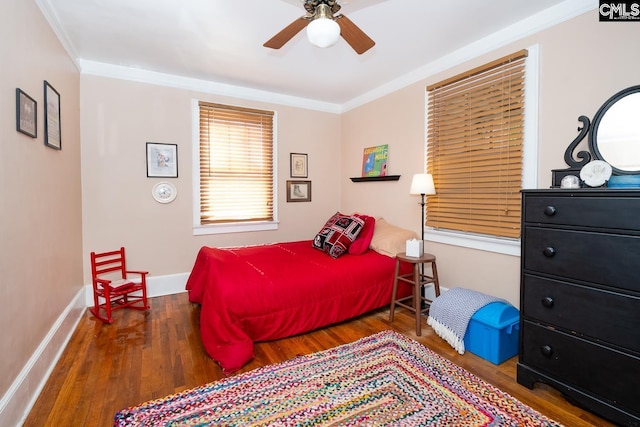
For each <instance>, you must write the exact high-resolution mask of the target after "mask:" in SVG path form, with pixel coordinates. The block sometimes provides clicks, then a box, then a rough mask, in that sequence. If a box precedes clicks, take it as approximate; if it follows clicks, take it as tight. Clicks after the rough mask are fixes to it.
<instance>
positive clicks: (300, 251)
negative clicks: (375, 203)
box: [187, 221, 414, 373]
mask: <svg viewBox="0 0 640 427" xmlns="http://www.w3.org/2000/svg"><path fill="white" fill-rule="evenodd" d="M378 223H380V224H382V223H383V221H378ZM378 223H376V226H375V229H376V232H378V231H380V228H379V225H378ZM381 233H382V232H381V231H380V233H378V235H381ZM374 234H375V233H374ZM413 234H414V233H413ZM413 234H412V235H413ZM316 237H317V236H316ZM405 237H406V235H403V236H401V237H398V239H400V240H401V241H402V242H403V244H404V242H405V241H406V240H403V239H405ZM400 240H398V241H400ZM316 243H317V242H315V239H314V240H303V241H294V242H283V243H272V244H265V245H255V246H243V247H236V248H213V247H202V248H201V249H200V251H199V252H198V255H197V257H196V261H195V264H194V267H193V269H192V271H191V274H190V276H189V279H188V281H187V290H188V292H189V300H190V301H191V302H193V303H197V304H200V306H201V310H200V335H201V339H202V343H203V345H204V348H205V350H206V351H207V353H208V354H209V355H210V356H211V357H212V358H213V359H214V360H215V361H217V362H218V363H219V365H220V366H221V367H222V369H223V370H224V371H225V372H227V373H231V372H234V371H236V370H238V369H240V368H241V367H242V366H243V365H245V364H246V363H247V362H248V361H249V360H251V359H252V358H253V343H254V342H256V341H268V340H274V339H279V338H284V337H288V336H292V335H296V334H300V333H303V332H308V331H311V330H314V329H318V328H320V327H323V326H327V325H329V324H332V323H336V322H341V321H344V320H347V319H350V318H353V317H356V316H359V315H361V314H364V313H366V312H369V311H371V310H374V309H376V308H379V307H382V306H385V305H387V304H389V302H390V299H391V288H392V285H393V278H394V273H395V258H394V257H392V256H391V255H392V254H391V253H387V254H384V253H383V252H384V251H383V250H380V249H379V251H376V250H365V251H364V252H363V253H361V254H358V255H352V254H350V253H344V254H342V255H341V256H338V257H333V256H329V255H328V253H327V252H326V251H323V250H318V248H317V247H314V245H315V244H316ZM371 243H372V244H375V240H372V241H371ZM365 249H368V247H367V248H365ZM403 250H404V249H403ZM406 267H407V268H408V269H409V268H410V266H409V265H407V266H406ZM399 293H401V294H403V295H409V294H410V293H411V289H410V288H409V287H408V286H403V287H400V288H399Z"/></svg>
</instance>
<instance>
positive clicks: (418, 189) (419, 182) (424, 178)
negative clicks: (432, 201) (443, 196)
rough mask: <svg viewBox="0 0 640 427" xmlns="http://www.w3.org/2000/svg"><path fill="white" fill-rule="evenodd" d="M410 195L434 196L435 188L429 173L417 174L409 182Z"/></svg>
mask: <svg viewBox="0 0 640 427" xmlns="http://www.w3.org/2000/svg"><path fill="white" fill-rule="evenodd" d="M409 193H411V194H436V186H435V185H433V176H431V174H430V173H417V174H415V175H413V179H412V180H411V190H409Z"/></svg>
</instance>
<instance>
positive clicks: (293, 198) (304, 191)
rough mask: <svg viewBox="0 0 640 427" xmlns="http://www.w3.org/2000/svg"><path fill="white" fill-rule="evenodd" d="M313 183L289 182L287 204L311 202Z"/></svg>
mask: <svg viewBox="0 0 640 427" xmlns="http://www.w3.org/2000/svg"><path fill="white" fill-rule="evenodd" d="M310 201H311V181H287V202H310Z"/></svg>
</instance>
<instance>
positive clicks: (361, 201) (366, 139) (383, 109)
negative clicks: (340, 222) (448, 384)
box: [341, 10, 640, 305]
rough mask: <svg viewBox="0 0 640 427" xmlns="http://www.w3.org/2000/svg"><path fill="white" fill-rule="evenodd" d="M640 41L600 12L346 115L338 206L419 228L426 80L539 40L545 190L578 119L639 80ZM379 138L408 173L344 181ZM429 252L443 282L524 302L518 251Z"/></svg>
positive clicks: (435, 248) (392, 168) (394, 163)
mask: <svg viewBox="0 0 640 427" xmlns="http://www.w3.org/2000/svg"><path fill="white" fill-rule="evenodd" d="M639 38H640V26H638V25H634V23H611V22H607V23H599V22H598V15H597V10H594V11H592V12H589V13H587V14H584V15H582V16H579V17H577V18H574V19H572V20H570V21H567V22H564V23H562V24H560V25H557V26H555V27H553V28H550V29H548V30H544V31H542V32H540V33H538V34H536V35H534V36H530V37H528V38H526V39H524V40H520V41H518V42H515V43H513V44H511V45H509V46H506V47H504V48H501V49H498V50H496V51H494V52H491V53H490V54H487V55H481V56H480V57H478V58H476V59H474V60H472V61H468V62H466V63H464V64H460V65H459V66H456V67H453V68H452V69H449V70H447V71H446V72H443V73H439V74H437V75H434V76H432V77H429V78H426V79H424V80H423V81H420V82H418V83H416V84H413V85H411V86H408V87H406V88H404V89H402V90H399V91H397V92H394V93H392V94H390V95H387V96H385V97H383V98H380V99H378V100H376V101H373V102H371V103H369V104H367V105H364V106H362V107H359V108H356V109H353V110H351V111H349V112H347V113H345V114H343V130H342V132H343V133H342V157H343V160H342V173H343V176H344V177H345V178H344V179H343V180H342V182H343V191H342V200H341V208H342V209H343V210H345V211H350V210H354V209H357V210H362V211H365V212H370V213H372V214H374V215H377V216H384V217H385V218H388V219H389V220H390V221H391V222H394V223H397V224H398V225H401V226H404V227H406V228H411V229H413V230H416V231H419V230H420V207H419V205H418V203H419V196H412V195H409V185H410V183H411V177H412V175H413V174H414V173H417V172H422V168H423V166H422V165H423V158H424V114H425V107H424V99H425V98H424V97H425V87H426V85H427V84H430V83H434V82H437V81H439V80H442V79H444V78H446V77H450V76H452V75H455V74H457V73H459V72H462V71H464V70H467V69H471V68H473V67H475V66H478V65H481V64H483V63H486V62H489V61H490V60H492V59H496V58H499V57H501V56H503V55H505V54H508V53H511V52H513V51H516V50H519V49H522V48H527V47H529V46H532V45H534V44H538V45H539V52H540V106H539V114H540V116H539V154H538V187H539V188H546V187H549V186H550V185H551V172H550V171H551V169H562V168H565V167H567V166H566V165H565V163H564V151H565V150H566V148H567V146H568V145H569V143H571V141H572V140H573V139H574V138H575V137H576V135H577V131H576V127H577V125H578V124H579V123H578V120H577V118H578V117H579V116H580V115H586V116H588V117H589V118H592V117H593V116H594V114H595V112H596V111H597V110H598V108H599V107H600V105H602V103H604V102H605V101H606V100H607V99H608V98H609V97H610V96H612V95H613V94H614V93H616V92H617V91H619V90H622V89H624V88H626V87H628V86H633V85H637V84H640V78H639V77H638V71H637V70H638V69H639V68H640V55H637V40H638V39H639ZM382 143H389V145H390V148H389V151H390V154H389V156H390V160H389V173H390V174H400V175H402V177H401V179H400V181H397V182H381V183H365V184H361V183H357V184H354V183H351V182H350V181H347V179H346V177H348V176H354V175H356V176H357V174H358V173H359V168H360V165H361V161H362V160H361V155H362V154H361V153H362V149H363V148H364V147H368V146H372V145H378V144H382ZM583 146H584V147H586V140H585V141H584V143H583V144H581V146H580V147H581V149H582V148H584V147H583ZM425 250H428V251H429V252H432V253H434V254H435V255H436V256H437V259H438V273H439V276H440V281H441V285H442V286H444V287H448V288H451V287H458V286H460V287H466V288H471V289H476V290H480V291H482V292H486V293H489V294H492V295H497V296H499V297H502V298H505V299H507V300H509V301H510V302H512V303H513V304H515V305H519V289H520V281H519V274H520V273H519V272H520V258H519V257H517V256H508V255H501V254H496V253H490V252H483V251H479V250H474V249H468V248H462V247H457V246H451V245H445V244H438V243H432V242H427V244H426V249H425Z"/></svg>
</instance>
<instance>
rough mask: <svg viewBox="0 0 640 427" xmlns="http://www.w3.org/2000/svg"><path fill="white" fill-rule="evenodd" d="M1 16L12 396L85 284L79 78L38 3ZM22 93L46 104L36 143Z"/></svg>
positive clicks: (1, 262) (2, 235) (0, 380)
mask: <svg viewBox="0 0 640 427" xmlns="http://www.w3.org/2000/svg"><path fill="white" fill-rule="evenodd" d="M1 9H2V12H1V13H0V29H1V31H2V36H3V37H2V41H1V42H0V89H1V90H0V93H1V94H2V96H0V105H1V106H2V108H0V112H2V114H0V189H1V190H0V194H1V195H2V198H1V202H0V203H2V208H1V209H0V242H1V243H0V274H2V279H1V280H2V283H1V284H0V301H2V309H1V310H0V325H2V333H1V335H0V354H1V355H2V357H0V396H3V395H4V394H5V392H6V391H7V390H8V389H9V387H10V385H11V384H12V382H13V381H14V380H15V379H16V377H17V376H18V374H19V373H20V372H21V370H22V369H23V368H24V367H25V364H26V362H27V360H29V358H30V357H31V356H32V355H33V354H34V353H35V351H36V349H37V348H38V346H39V345H40V343H41V342H42V341H43V339H44V338H45V336H46V335H47V333H48V332H49V331H50V328H51V327H52V325H53V324H54V323H55V321H56V320H57V319H58V317H59V316H60V314H61V313H62V312H63V311H64V310H65V308H66V307H67V306H68V305H69V304H70V302H71V300H72V299H73V297H74V296H75V294H76V293H77V292H78V291H79V290H80V288H81V286H82V284H83V282H82V235H81V232H82V216H81V188H80V125H79V99H80V96H79V88H80V80H79V79H80V76H79V72H78V71H77V70H76V68H75V67H74V65H73V63H72V61H71V60H70V59H69V57H68V55H67V54H66V52H65V50H64V49H63V48H62V46H61V45H60V43H59V42H58V39H57V38H56V36H55V35H54V33H53V31H52V30H51V28H50V27H49V25H48V24H47V22H46V20H45V19H44V17H43V16H42V14H41V13H40V10H39V9H38V8H37V7H36V5H35V3H34V2H33V1H25V0H3V3H2V7H1ZM43 80H47V81H49V82H50V83H51V84H52V85H53V87H54V88H55V89H56V90H57V91H58V92H59V93H60V95H61V118H62V151H57V150H53V149H51V148H48V147H45V146H44V118H43V115H44V89H43ZM16 88H21V89H22V90H24V91H25V92H26V93H27V94H29V95H30V96H31V97H32V98H34V99H35V100H36V101H37V102H38V106H37V114H38V116H37V120H38V131H37V135H38V136H37V138H36V139H33V138H30V137H28V136H26V135H24V134H21V133H18V132H16V122H15V120H16V116H15V89H16ZM37 385H38V384H37V383H36V384H30V385H29V387H31V389H32V390H33V389H34V388H36V387H37ZM0 409H2V408H0ZM0 424H2V422H1V420H0ZM5 425H10V424H5Z"/></svg>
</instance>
